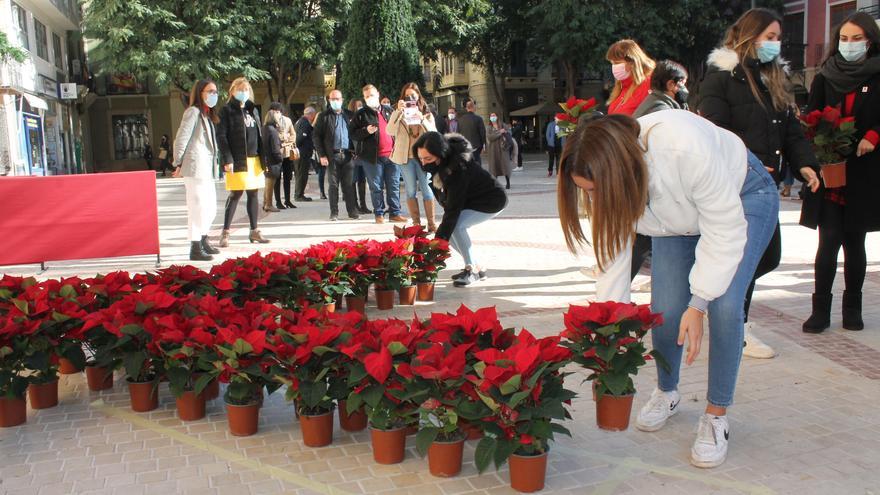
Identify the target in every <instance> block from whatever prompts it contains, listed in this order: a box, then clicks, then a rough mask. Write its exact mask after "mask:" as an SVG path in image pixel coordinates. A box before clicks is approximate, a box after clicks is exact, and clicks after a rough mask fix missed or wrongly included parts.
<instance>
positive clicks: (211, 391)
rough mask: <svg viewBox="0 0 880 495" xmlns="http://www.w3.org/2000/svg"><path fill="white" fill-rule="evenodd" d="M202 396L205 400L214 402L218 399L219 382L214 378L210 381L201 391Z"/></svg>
mask: <svg viewBox="0 0 880 495" xmlns="http://www.w3.org/2000/svg"><path fill="white" fill-rule="evenodd" d="M202 395H204V396H205V400H214V399H216V398H217V397H220V381H219V380H217V379H216V378H215V379H213V380H211V382H210V383H208V386H207V387H205V390H202Z"/></svg>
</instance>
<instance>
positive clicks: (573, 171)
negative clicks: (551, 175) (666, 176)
mask: <svg viewBox="0 0 880 495" xmlns="http://www.w3.org/2000/svg"><path fill="white" fill-rule="evenodd" d="M639 131H640V126H639V123H638V121H636V120H635V119H633V118H632V117H629V116H626V115H617V114H615V115H608V116H604V117H599V118H592V119H590V120H586V121H583V120H582V121H581V122H580V123H579V124H578V126H577V129H576V130H575V132H574V134H572V135H571V136H569V138H568V140H566V143H565V149H564V150H563V152H562V159H561V160H560V164H559V187H558V189H557V191H558V192H557V203H558V207H559V222H560V224H561V225H562V233H563V234H564V236H565V243H566V244H567V245H568V249H569V250H570V251H571V252H572V253H576V252H577V250H578V248H579V247H581V246H583V245H584V244H589V242H587V238H586V236H585V235H584V232H583V229H582V228H581V221H580V214H579V206H583V209H584V213H585V214H586V217H587V218H588V219H589V221H590V226H591V228H592V246H593V251H594V253H595V254H596V260H597V262H598V265H599V269H600V270H604V269H605V266H607V264H608V263H609V262H610V261H612V260H613V259H614V257H615V256H616V255H617V254H619V253H620V252H621V251H623V250H624V249H626V245H627V242H628V241H630V239H631V238H632V237H633V236H634V235H635V231H636V223H637V222H638V220H639V218H641V217H642V214H643V213H644V212H645V206H646V205H647V204H648V165H647V163H646V162H645V152H646V151H647V150H646V149H645V147H644V146H643V145H642V143H641V142H640V140H639ZM572 176H577V177H583V178H584V179H587V180H589V181H592V182H593V184H594V190H593V192H592V193H587V192H586V191H584V190H582V189H580V188H579V187H578V186H577V184H575V183H574V180H573V179H572Z"/></svg>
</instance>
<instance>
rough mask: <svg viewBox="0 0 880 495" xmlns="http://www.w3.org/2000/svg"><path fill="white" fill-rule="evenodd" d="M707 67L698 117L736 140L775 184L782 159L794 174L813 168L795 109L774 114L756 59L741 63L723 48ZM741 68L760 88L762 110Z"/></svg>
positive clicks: (810, 153) (811, 156)
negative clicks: (805, 168)
mask: <svg viewBox="0 0 880 495" xmlns="http://www.w3.org/2000/svg"><path fill="white" fill-rule="evenodd" d="M771 63H780V62H777V61H774V62H771ZM708 65H709V69H708V72H707V73H706V76H705V77H704V78H703V81H702V83H701V84H700V103H699V107H698V108H699V114H700V115H702V116H703V117H705V118H707V119H709V120H710V121H712V122H713V123H714V124H715V125H717V126H719V127H723V128H725V129H727V130H729V131H731V132H733V133H734V134H736V135H737V136H739V137H740V139H742V140H743V142H744V143H745V144H746V147H747V148H748V149H749V150H750V151H751V152H752V153H754V154H755V155H756V156H757V157H758V158H760V159H761V161H762V162H763V163H764V166H765V167H770V168H772V169H773V173H772V175H773V178H774V180H776V182H777V183H778V182H779V181H780V180H782V177H781V174H780V169H781V163H782V157H783V156H785V158H786V159H787V160H788V162H789V163H790V164H791V166H792V167H794V170H799V169H801V168H802V167H814V166H816V165H817V161H816V156H815V155H814V154H813V150H812V148H811V147H810V143H809V141H807V139H806V138H805V137H804V132H803V129H801V124H800V121H799V120H798V118H797V116H796V115H795V113H794V111H793V110H792V109H787V110H784V111H776V110H774V108H773V102H772V100H771V98H770V92H769V90H767V88H766V87H765V86H764V84H763V83H761V75H760V72H759V68H760V64H759V62H758V61H757V60H747V61H746V62H745V64H743V63H741V62H740V60H739V57H738V56H737V54H736V52H734V51H733V50H731V49H729V48H723V47H722V48H717V49H715V50H714V51H713V52H712V53H711V54H710V55H709V60H708ZM746 70H749V71H752V75H753V76H754V79H755V82H756V83H757V84H758V88H759V89H760V90H761V95H762V97H763V106H762V105H761V103H759V102H758V100H757V99H755V95H754V94H753V93H752V89H751V88H750V87H749V83H748V80H747V79H746V74H745V71H746Z"/></svg>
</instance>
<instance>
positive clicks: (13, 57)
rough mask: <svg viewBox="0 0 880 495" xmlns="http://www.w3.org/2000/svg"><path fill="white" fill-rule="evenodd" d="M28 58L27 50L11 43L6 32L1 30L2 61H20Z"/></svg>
mask: <svg viewBox="0 0 880 495" xmlns="http://www.w3.org/2000/svg"><path fill="white" fill-rule="evenodd" d="M25 60H27V52H25V51H24V50H22V49H21V48H19V47H17V46H15V45H13V44H11V43H9V38H7V37H6V33H4V32H2V31H0V62H11V61H16V62H18V63H21V62H24V61H25Z"/></svg>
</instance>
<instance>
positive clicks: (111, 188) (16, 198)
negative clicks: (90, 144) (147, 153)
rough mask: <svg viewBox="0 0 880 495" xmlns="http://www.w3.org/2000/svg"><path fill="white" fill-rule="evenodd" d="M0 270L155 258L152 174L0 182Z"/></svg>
mask: <svg viewBox="0 0 880 495" xmlns="http://www.w3.org/2000/svg"><path fill="white" fill-rule="evenodd" d="M0 205H2V214H0V265H18V264H26V263H40V262H43V261H57V260H73V259H88V258H109V257H116V256H133V255H142V254H159V213H158V206H157V202H156V174H155V172H151V171H143V172H118V173H110V174H87V175H56V176H49V177H0Z"/></svg>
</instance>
